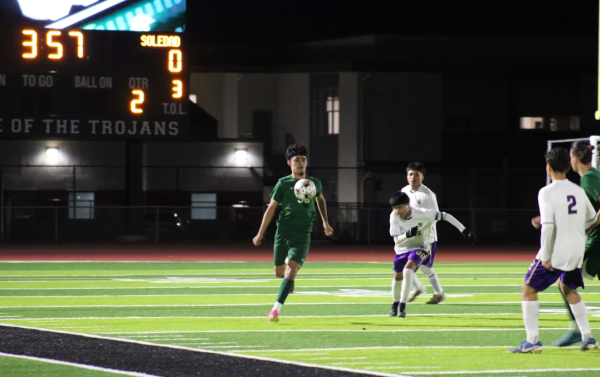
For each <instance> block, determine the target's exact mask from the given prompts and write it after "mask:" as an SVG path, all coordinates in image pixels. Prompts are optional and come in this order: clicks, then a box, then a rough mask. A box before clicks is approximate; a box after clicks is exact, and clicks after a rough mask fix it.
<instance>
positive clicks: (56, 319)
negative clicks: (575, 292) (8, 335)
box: [8, 312, 565, 322]
mask: <svg viewBox="0 0 600 377" xmlns="http://www.w3.org/2000/svg"><path fill="white" fill-rule="evenodd" d="M543 314H544V315H565V314H564V313H543ZM498 315H518V316H521V315H522V313H521V312H515V313H427V314H424V313H423V314H414V315H413V316H414V317H432V316H436V317H437V316H446V317H447V316H498ZM373 317H382V318H383V317H389V315H387V314H357V315H350V314H348V315H346V314H340V315H290V316H285V318H373ZM251 318H255V319H265V317H264V316H231V317H214V316H213V317H209V316H197V317H189V316H172V317H169V316H164V317H140V316H128V317H59V318H53V317H49V318H18V319H8V320H9V321H30V322H36V321H48V322H50V321H62V320H74V319H115V320H121V319H169V320H171V319H251Z"/></svg>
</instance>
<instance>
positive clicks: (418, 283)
mask: <svg viewBox="0 0 600 377" xmlns="http://www.w3.org/2000/svg"><path fill="white" fill-rule="evenodd" d="M413 286H414V287H415V289H422V288H423V284H421V280H419V278H418V277H417V274H414V275H413Z"/></svg>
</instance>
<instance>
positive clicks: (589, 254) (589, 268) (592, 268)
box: [582, 241, 600, 280]
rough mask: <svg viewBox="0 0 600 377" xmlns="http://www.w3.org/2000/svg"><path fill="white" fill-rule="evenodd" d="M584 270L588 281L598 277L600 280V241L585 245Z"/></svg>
mask: <svg viewBox="0 0 600 377" xmlns="http://www.w3.org/2000/svg"><path fill="white" fill-rule="evenodd" d="M582 270H583V271H582V272H583V276H584V277H585V278H586V279H590V280H592V279H594V278H595V277H596V276H598V277H599V279H600V241H595V242H588V243H586V244H585V254H584V256H583V268H582Z"/></svg>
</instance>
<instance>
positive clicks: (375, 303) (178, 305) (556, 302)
mask: <svg viewBox="0 0 600 377" xmlns="http://www.w3.org/2000/svg"><path fill="white" fill-rule="evenodd" d="M366 298H368V297H366ZM538 302H539V303H540V304H557V305H558V304H562V301H538ZM417 304H419V303H417ZM586 304H594V305H597V304H600V301H586ZM270 305H273V304H272V303H251V304H156V305H125V304H124V305H88V304H81V305H15V306H0V309H28V308H29V309H33V308H35V309H44V308H86V309H94V308H163V307H164V308H171V307H172V308H176V307H179V308H202V307H215V306H219V307H229V306H270ZM285 305H286V306H299V305H389V302H387V301H385V302H384V301H374V302H314V303H313V302H290V303H286V304H285ZM442 305H449V306H452V305H521V301H490V302H487V301H485V302H484V301H482V302H447V303H444V304H442ZM409 314H410V313H409ZM448 314H452V315H459V314H460V313H445V315H448ZM215 318H226V317H215ZM243 318H246V317H243Z"/></svg>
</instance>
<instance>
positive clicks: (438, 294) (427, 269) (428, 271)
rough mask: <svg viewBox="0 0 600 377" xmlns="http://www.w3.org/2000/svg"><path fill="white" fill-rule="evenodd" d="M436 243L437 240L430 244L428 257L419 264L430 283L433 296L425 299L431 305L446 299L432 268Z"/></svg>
mask: <svg viewBox="0 0 600 377" xmlns="http://www.w3.org/2000/svg"><path fill="white" fill-rule="evenodd" d="M436 245H437V242H433V243H432V244H431V252H430V253H429V257H428V258H427V259H426V260H424V261H423V264H422V265H421V271H423V273H424V274H425V276H427V279H429V283H431V286H432V287H433V292H434V293H433V297H432V298H431V299H430V300H429V301H427V302H426V304H433V305H436V304H439V303H440V302H442V301H444V300H445V299H446V293H445V292H444V290H443V289H442V285H441V284H440V279H438V276H437V274H436V273H435V270H434V269H433V261H434V258H435V249H436Z"/></svg>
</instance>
